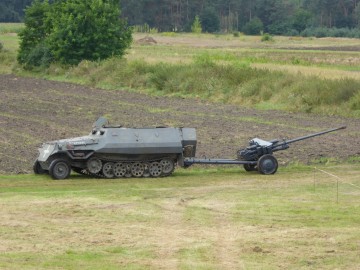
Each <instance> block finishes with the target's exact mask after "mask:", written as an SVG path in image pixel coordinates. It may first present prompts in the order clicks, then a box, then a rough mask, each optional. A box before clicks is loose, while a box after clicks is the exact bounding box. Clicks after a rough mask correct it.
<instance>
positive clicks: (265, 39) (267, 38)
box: [261, 33, 274, 42]
mask: <svg viewBox="0 0 360 270" xmlns="http://www.w3.org/2000/svg"><path fill="white" fill-rule="evenodd" d="M261 41H262V42H270V41H274V38H273V36H272V35H270V34H268V33H265V34H263V35H262V36H261Z"/></svg>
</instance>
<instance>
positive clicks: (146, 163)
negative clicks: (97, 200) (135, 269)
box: [33, 117, 196, 179]
mask: <svg viewBox="0 0 360 270" xmlns="http://www.w3.org/2000/svg"><path fill="white" fill-rule="evenodd" d="M195 151H196V131H195V129H194V128H173V127H157V128H125V127H122V126H109V125H108V121H107V120H106V119H105V118H103V117H101V118H99V119H98V120H97V121H96V122H95V124H94V126H93V129H92V131H91V133H90V134H89V135H87V136H84V137H78V138H71V139H64V140H58V141H52V142H47V143H44V144H43V145H42V146H41V147H40V148H39V152H40V153H39V156H38V158H37V159H36V161H35V163H34V166H33V169H34V172H35V173H36V174H42V173H49V174H50V175H51V176H52V178H54V179H65V178H67V177H69V175H70V173H71V171H72V170H73V171H74V172H77V173H80V174H85V175H89V176H97V177H104V178H120V177H162V176H168V175H170V174H172V172H173V171H174V169H175V166H176V164H179V165H180V166H184V158H188V157H194V156H195Z"/></svg>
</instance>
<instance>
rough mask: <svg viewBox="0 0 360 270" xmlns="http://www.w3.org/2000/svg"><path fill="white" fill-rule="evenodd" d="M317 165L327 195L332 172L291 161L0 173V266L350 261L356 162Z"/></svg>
mask: <svg viewBox="0 0 360 270" xmlns="http://www.w3.org/2000/svg"><path fill="white" fill-rule="evenodd" d="M321 169H323V170H326V171H328V172H330V173H333V174H337V175H339V176H340V177H341V182H340V184H339V193H338V197H339V200H338V203H337V189H336V181H335V180H333V179H331V178H329V177H328V176H327V175H324V174H322V173H320V172H314V170H313V168H312V167H308V166H303V165H301V166H290V167H287V168H281V169H280V170H279V172H278V173H277V174H276V175H273V176H262V175H259V174H256V173H246V172H244V170H243V169H242V168H236V167H232V168H231V167H224V168H218V167H209V168H207V169H203V168H198V167H194V168H193V169H188V170H182V169H180V170H177V171H176V173H175V174H174V175H173V176H171V177H167V178H159V179H117V180H102V179H88V178H85V177H81V176H77V175H72V177H71V179H69V180H65V181H54V180H51V179H50V178H49V177H48V176H34V175H11V176H6V175H3V176H0V193H1V194H0V195H1V196H0V241H1V243H2V244H1V247H0V250H1V253H0V268H2V269H78V268H79V267H81V268H82V269H225V268H228V269H279V268H281V269H319V268H321V269H335V268H338V269H358V268H359V266H360V259H359V257H358V248H359V247H358V239H359V237H360V233H359V230H358V224H359V223H360V208H359V196H360V190H359V189H360V179H359V177H358V175H359V173H360V169H359V166H357V164H354V165H351V164H349V165H335V166H321ZM339 172H341V173H340V174H339ZM350 184H352V185H355V186H357V187H359V189H358V188H356V187H355V186H352V185H350ZM344 258H346V260H345V259H344Z"/></svg>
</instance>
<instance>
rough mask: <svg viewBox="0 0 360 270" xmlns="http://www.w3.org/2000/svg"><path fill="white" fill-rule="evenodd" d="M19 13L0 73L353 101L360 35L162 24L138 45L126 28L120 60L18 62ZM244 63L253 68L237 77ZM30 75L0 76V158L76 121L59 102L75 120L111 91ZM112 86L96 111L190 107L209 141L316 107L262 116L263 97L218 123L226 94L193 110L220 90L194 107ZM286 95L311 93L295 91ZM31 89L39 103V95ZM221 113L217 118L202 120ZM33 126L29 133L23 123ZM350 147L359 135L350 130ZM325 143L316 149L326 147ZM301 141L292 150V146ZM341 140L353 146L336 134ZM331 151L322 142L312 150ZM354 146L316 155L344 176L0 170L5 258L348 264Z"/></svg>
mask: <svg viewBox="0 0 360 270" xmlns="http://www.w3.org/2000/svg"><path fill="white" fill-rule="evenodd" d="M21 27H22V25H10V24H6V25H4V24H0V42H1V43H2V45H3V49H2V51H0V74H16V75H20V76H29V77H42V78H47V79H51V80H59V81H70V82H76V83H79V84H85V85H89V86H92V87H93V86H96V87H102V88H106V89H115V90H118V89H124V88H125V89H128V90H130V91H139V92H146V93H152V94H155V95H160V96H163V95H170V96H171V95H173V96H176V95H179V96H181V97H191V98H194V102H195V101H197V100H198V99H199V98H202V99H205V100H207V101H208V100H210V101H213V102H224V103H232V102H233V104H237V105H238V104H241V105H245V106H248V107H251V108H253V107H256V108H258V109H259V108H260V109H284V110H291V109H297V110H300V111H306V112H314V111H315V112H320V113H329V114H335V115H345V116H351V117H359V116H360V107H359V106H360V92H359V87H358V85H359V83H360V76H359V74H360V73H359V72H360V69H359V66H360V52H359V49H358V48H359V47H360V40H359V39H334V38H324V39H314V38H289V37H275V38H274V42H265V43H264V42H261V37H248V36H240V37H237V38H235V37H233V36H231V35H207V34H202V35H191V34H174V33H159V34H154V35H152V36H153V37H154V39H155V40H156V41H157V44H156V45H153V44H145V45H142V44H140V43H139V42H138V41H139V39H141V38H143V37H145V35H143V34H135V35H134V43H133V46H132V47H131V49H129V51H128V54H127V55H126V59H125V60H119V59H110V60H107V61H103V62H88V61H83V62H82V63H80V64H79V66H76V67H63V66H59V65H52V66H50V68H48V69H45V70H43V69H40V70H32V71H25V70H23V69H22V68H21V67H20V66H19V65H18V64H17V63H16V54H17V50H18V47H19V43H18V42H19V40H18V37H17V34H16V33H18V31H19V30H20V29H21ZM169 74H170V75H172V76H169ZM240 75H242V77H244V79H248V78H250V77H252V78H253V80H252V81H245V83H244V84H239V83H238V84H236V83H237V82H238V81H240V79H242V77H241V76H240ZM200 76H202V77H200ZM227 76H228V77H227ZM224 78H228V80H227V81H224V80H223V79H224ZM30 80H31V79H29V80H28V79H23V78H19V77H15V76H14V78H13V77H12V76H11V78H6V79H5V78H4V79H3V82H7V85H5V84H4V86H5V87H3V91H4V92H3V93H4V95H5V96H6V98H7V99H6V100H9V102H7V101H5V102H4V103H3V108H4V112H3V111H2V112H1V113H2V119H1V121H0V122H2V123H3V129H4V134H3V135H4V138H2V141H1V142H0V144H1V145H2V146H3V148H2V151H0V152H2V153H0V154H1V156H0V162H3V164H2V165H3V166H5V167H6V166H7V168H6V169H9V166H10V165H9V164H10V162H8V161H9V158H10V161H12V162H13V160H16V164H19V162H20V161H21V159H24V157H25V156H26V155H29V153H30V152H29V151H30V149H29V148H34V149H31V151H34V152H35V151H36V149H35V146H34V145H35V143H34V141H31V140H36V142H37V143H38V142H40V140H43V137H46V136H47V137H49V136H52V135H54V136H55V134H56V135H59V136H60V135H61V134H64V132H65V131H66V132H74V130H75V129H79V127H78V126H76V125H78V124H77V123H75V120H74V121H73V122H72V123H70V124H69V123H68V122H71V121H69V119H68V118H67V115H68V114H69V113H71V112H73V114H72V115H73V118H72V119H74V118H78V117H79V116H80V115H81V117H80V118H81V119H82V120H83V121H82V122H85V120H84V119H86V121H87V120H88V119H87V117H89V115H90V116H91V117H89V118H93V116H95V115H98V114H99V113H100V112H101V113H103V111H104V110H105V109H104V108H103V104H106V102H107V101H106V100H105V99H106V97H108V96H107V93H111V92H110V91H104V92H101V93H100V94H98V92H97V93H96V94H95V93H93V94H89V93H88V90H89V91H90V90H91V91H96V89H93V88H89V89H87V90H85V89H80V88H81V87H75V86H74V85H65V84H64V85H58V84H56V85H55V84H53V82H48V81H44V80H32V81H31V82H30ZM15 81H16V82H17V83H18V84H15V83H14V82H15ZM224 83H225V84H224ZM34 85H35V86H36V87H34ZM44 85H45V86H44ZM239 85H240V86H239ZM289 85H290V86H291V87H289ZM155 86H157V87H155ZM224 86H225V87H224ZM307 86H309V87H307ZM324 86H326V87H325V88H324ZM62 87H64V88H62ZM312 87H313V88H312ZM38 89H40V90H38ZM59 89H61V90H59ZM69 89H70V90H69ZM184 89H185V90H184ZM218 89H221V91H218ZM282 89H285V90H284V92H281V90H282ZM307 89H310V90H311V91H310V92H306V91H305V90H307ZM338 89H341V91H337V90H338ZM10 90H11V91H10ZM12 90H14V91H12ZM222 90H224V91H222ZM303 90H304V91H303ZM39 91H43V92H40V93H41V97H40V96H39V95H38V96H36V95H35V94H36V93H39ZM66 91H67V92H66ZM69 91H70V92H71V91H74V93H73V92H71V93H70V94H71V95H70V94H69ZM75 91H77V92H76V93H75ZM177 91H178V92H177ZM291 91H293V92H291ZM296 91H297V92H296ZM105 92H106V93H105ZM289 93H290V95H289ZM131 94H132V93H131ZM276 94H277V95H276ZM99 95H103V96H104V97H99ZM243 95H244V96H243ZM134 96H135V95H134ZM244 97H245V98H244ZM260 97H261V98H260ZM312 97H314V98H315V99H317V100H320V105H319V104H315V105H316V106H319V107H321V106H324V108H321V109H319V110H318V111H316V110H315V109H314V110H313V108H312V107H311V106H312V104H311V102H312V100H311V98H312ZM123 98H124V99H123V100H120V101H119V100H117V99H116V98H114V97H113V98H112V99H111V98H108V99H110V100H111V102H109V103H108V104H109V105H112V106H113V107H112V109H111V110H110V111H109V112H105V113H110V114H112V115H116V116H117V117H120V118H121V117H124V119H123V120H124V121H125V123H131V124H134V122H136V121H137V120H139V119H140V120H141V119H142V120H143V121H145V122H146V121H147V122H148V123H149V122H151V121H157V120H159V119H160V116H162V114H164V116H162V117H165V118H166V119H167V121H170V122H169V123H170V125H173V124H174V123H184V122H186V123H187V124H188V123H189V121H190V120H192V121H193V122H192V123H193V124H194V125H195V124H196V125H199V131H200V132H201V133H202V134H201V135H202V136H203V137H202V138H201V139H199V140H200V141H201V142H202V143H204V142H205V141H206V140H205V138H204V135H205V134H209V132H210V134H209V135H207V136H209V138H208V141H210V142H211V143H213V144H219V143H220V144H219V145H218V147H221V145H222V143H224V142H222V141H221V140H224V139H226V140H233V141H232V142H231V145H234V144H236V143H237V141H236V140H238V139H239V138H238V137H237V136H240V135H241V136H245V133H244V130H251V132H255V131H256V132H257V133H260V134H262V135H264V134H263V133H264V132H265V133H269V132H273V131H274V130H277V132H279V133H280V135H281V131H282V130H283V129H284V128H286V127H287V125H288V127H289V128H288V130H292V129H293V128H294V126H296V127H298V128H299V129H300V130H301V131H305V130H306V128H309V130H311V131H313V130H312V129H311V127H312V126H314V125H315V126H316V127H318V125H316V124H315V123H316V121H315V120H316V119H317V117H319V116H317V115H315V114H313V115H312V114H309V115H305V114H299V115H297V114H291V115H290V116H288V113H286V114H287V118H286V119H285V118H284V114H285V113H283V112H280V113H278V112H274V111H271V115H269V117H270V118H271V117H274V116H277V117H276V118H274V119H271V120H269V119H268V118H265V116H263V114H264V112H261V111H255V110H254V111H253V112H251V113H250V112H248V111H249V110H248V109H246V110H244V111H246V113H250V114H251V116H249V115H245V113H242V114H241V115H240V111H239V112H237V114H236V116H232V117H234V118H229V119H230V120H231V119H232V120H233V121H232V123H228V124H226V125H225V126H224V127H222V126H221V123H222V124H224V122H225V120H224V119H225V118H226V117H227V116H228V114H230V113H234V111H235V109H232V110H230V107H229V108H227V109H226V110H225V109H224V110H223V111H222V112H221V111H219V112H218V111H216V112H215V111H214V112H210V111H205V110H204V111H201V112H198V111H196V110H195V111H194V112H193V111H192V110H193V109H194V108H196V109H197V110H199V108H204V106H205V105H206V106H207V105H209V108H210V107H211V108H213V107H215V105H214V103H210V102H209V103H208V104H207V102H206V104H205V103H204V104H205V105H204V106H203V107H201V104H200V102H199V104H195V103H189V104H187V105H186V104H184V106H183V108H179V107H176V106H175V105H178V104H175V103H171V102H170V101H169V100H170V99H169V100H165V99H164V100H163V101H162V102H163V103H161V102H160V101H159V103H158V102H155V101H152V102H153V103H149V104H151V106H150V105H147V106H149V107H146V106H145V105H144V104H145V103H144V102H143V100H145V99H146V100H148V99H151V100H152V99H153V97H149V96H143V97H141V98H139V97H138V98H139V101H138V102H137V103H135V102H136V98H135V101H134V100H131V97H130V95H129V97H127V98H126V97H125V95H124V96H123ZM296 98H300V99H301V100H302V101H304V100H305V101H306V102H308V103H309V104H305V105H306V106H304V105H303V103H299V104H298V103H297V101H298V100H299V99H296ZM78 99H79V101H77V100H78ZM31 100H33V102H32V103H30V102H31ZM34 100H36V101H34ZM154 100H157V98H154ZM284 100H286V101H288V102H289V104H290V105H291V107H292V108H289V107H288V105H287V104H285V103H283V101H284ZM339 100H343V101H344V103H341V102H340V101H339ZM349 100H350V101H349ZM29 101H30V102H29ZM169 102H170V103H169ZM172 102H175V101H172ZM177 103H179V104H180V103H181V101H180V99H179V101H177ZM327 103H328V104H327ZM34 104H36V105H37V104H39V105H38V106H35V107H36V108H34ZM156 104H157V105H156ZM181 104H183V103H181ZM215 104H216V103H215ZM315 105H314V106H315ZM31 106H32V107H31ZM170 106H172V107H170ZM189 106H190V107H191V108H190V107H189ZM221 106H222V105H220V104H219V106H216V107H219V108H220V109H221V108H222V107H221ZM296 106H299V108H295V107H296ZM301 106H303V107H301ZM119 107H123V108H122V110H121V109H120V108H119ZM109 108H110V107H109V106H107V108H106V110H109ZM144 108H145V111H143V110H144ZM347 109H349V110H350V109H351V111H349V110H347ZM183 110H187V114H183V116H184V117H185V118H189V119H187V121H184V120H182V119H180V118H174V116H178V115H179V114H180V113H179V112H180V111H183ZM208 110H209V109H208ZM295 111H296V110H295ZM119 112H121V113H120V115H119ZM81 113H82V114H81ZM84 113H86V114H85V116H87V117H85V116H84ZM167 114H169V115H167ZM220 114H222V115H223V116H224V117H225V118H221V117H219V115H220ZM280 114H281V115H280ZM200 115H201V118H196V116H200ZM207 116H208V119H205V118H206V117H207ZM147 117H148V118H147ZM299 117H300V118H302V117H303V121H299V120H298V118H299ZM203 118H204V119H203ZM310 118H311V119H310ZM9 119H10V120H9ZM28 119H29V120H28ZM60 119H61V120H63V121H64V123H63V125H59V123H61V122H60V121H59V120H60ZM217 119H219V120H217ZM229 119H228V120H229ZM289 119H290V120H289ZM326 119H328V120H327V121H320V120H318V121H320V122H321V125H325V124H326V125H328V124H329V125H330V124H332V125H335V124H337V123H339V122H340V121H341V119H345V118H340V117H337V116H336V117H333V118H331V117H328V118H326ZM333 119H334V121H332V120H333ZM20 120H22V121H20ZM347 120H348V121H351V124H352V130H353V131H352V133H351V134H350V135H351V136H350V137H344V138H348V139H346V140H341V139H339V140H337V143H338V144H340V142H342V141H346V147H349V144H350V143H349V142H351V141H352V140H357V139H358V137H356V134H358V132H359V130H358V129H356V123H357V122H356V121H357V120H358V119H354V118H347ZM76 121H78V119H76ZM216 121H219V123H217V124H216V125H215V124H213V122H216ZM243 122H244V123H243ZM320 122H319V123H320ZM328 122H329V123H328ZM50 123H51V124H50ZM166 123H168V122H166ZM354 123H355V124H354ZM80 124H84V123H80ZM240 124H241V125H243V127H244V128H242V130H239V132H238V134H236V135H235V136H233V135H232V136H228V137H227V138H221V136H220V135H219V134H220V133H223V134H233V133H226V132H229V130H232V131H233V130H236V128H237V129H239V125H240ZM207 125H209V126H207ZM234 125H236V127H234ZM44 127H45V128H47V129H46V130H47V131H46V132H44V131H43V128H44ZM70 127H72V128H70ZM65 129H66V130H65ZM203 129H204V130H203ZM207 129H208V130H207ZM214 129H217V132H220V133H219V134H218V133H216V132H215V133H214V132H213V131H214ZM31 131H36V132H39V133H32V134H33V135H32V136H33V137H31V136H30V135H29V133H30V132H31ZM9 134H10V135H11V136H9ZM34 134H35V135H34ZM246 134H247V133H246ZM248 135H249V136H252V135H253V134H248ZM266 135H269V134H266ZM246 136H247V135H246ZM210 138H211V140H210ZM234 138H235V140H234ZM339 138H342V137H339ZM30 139H31V140H30ZM46 139H48V138H46ZM244 139H245V138H244ZM30 142H31V143H32V144H30ZM19 145H20V146H19ZM24 145H25V146H26V147H25V148H26V149H25V148H22V147H24ZM199 146H203V145H199ZM357 146H358V143H357V142H355V143H352V144H351V147H352V148H356V147H357ZM329 147H330V146H329V145H325V143H324V144H319V145H317V146H316V147H315V148H316V149H311V150H313V151H314V152H321V151H318V150H319V149H320V150H323V148H324V149H325V148H329ZM334 147H335V146H334ZM336 147H340V146H336ZM200 148H201V147H199V149H200ZM209 148H210V147H209ZM213 148H215V147H213ZM9 149H10V150H9ZM330 149H331V150H329V149H326V151H334V150H333V149H334V148H331V147H330ZM344 149H345V150H344ZM5 150H6V151H10V152H5ZM227 150H228V149H227ZM231 151H233V149H231ZM296 151H297V150H296ZM296 151H295V152H292V154H291V155H294V156H297V155H299V154H300V152H296ZM302 151H304V150H302ZM342 151H343V152H344V151H345V152H348V151H349V150H347V149H346V148H345V147H342ZM5 153H6V154H5ZM8 153H12V154H8ZM354 153H355V152H354ZM356 153H357V152H356ZM221 154H223V153H221ZM301 154H303V153H301ZM336 154H337V155H339V153H338V152H336ZM219 155H220V153H219ZM331 160H332V159H327V157H326V156H324V157H323V160H322V161H331ZM320 161H321V160H320ZM320 161H319V163H321V164H323V163H326V162H320ZM359 161H360V160H359V156H358V154H355V156H354V157H350V158H349V162H348V163H344V164H339V165H332V164H331V163H330V164H328V165H326V166H325V165H319V166H320V169H321V170H324V171H325V172H327V173H330V174H332V175H338V176H339V177H340V179H338V178H336V177H333V176H329V174H326V173H324V172H320V171H319V170H315V169H314V168H313V167H311V166H303V165H296V163H295V165H291V166H289V167H284V166H280V168H279V172H278V173H277V174H276V175H271V176H262V175H259V174H257V173H246V172H245V171H244V170H243V169H242V168H236V167H235V168H234V167H225V168H214V167H205V168H200V167H195V168H191V169H189V170H183V169H178V170H177V171H176V172H175V174H174V175H173V176H171V177H167V178H160V179H117V180H102V179H88V178H86V177H82V176H78V175H72V177H71V179H70V180H65V181H53V180H51V179H50V178H49V177H47V176H34V175H31V174H28V175H24V174H19V175H15V174H14V175H0V269H10V270H12V269H14V270H15V269H181V270H186V269H204V270H205V269H350V270H355V269H359V268H360V258H359V252H360V230H359V224H360V177H359V175H360V167H359ZM6 162H8V163H6ZM4 164H5V165H4Z"/></svg>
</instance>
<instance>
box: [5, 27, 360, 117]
mask: <svg viewBox="0 0 360 270" xmlns="http://www.w3.org/2000/svg"><path fill="white" fill-rule="evenodd" d="M22 27H23V25H18V26H17V25H4V24H0V42H1V43H2V44H3V46H4V49H3V51H2V52H0V60H1V61H0V74H9V73H15V74H18V75H22V76H30V77H31V76H37V77H42V78H46V79H51V80H60V81H68V82H75V83H80V84H85V85H89V86H95V87H100V88H106V89H116V90H118V89H124V88H126V89H130V90H132V91H142V92H146V93H151V94H155V95H160V96H163V95H170V96H171V95H177V96H181V97H191V98H201V99H204V100H210V101H212V102H220V103H231V104H235V105H241V106H249V107H256V108H258V109H266V110H268V109H276V110H286V111H295V112H298V111H301V112H312V113H320V114H326V115H342V116H347V117H357V118H358V117H360V91H359V89H360V68H359V67H360V49H359V48H360V40H359V39H349V38H347V39H346V38H302V37H274V40H273V41H272V42H262V41H261V37H259V36H255V37H254V36H240V37H234V36H232V35H209V34H201V35H194V34H184V33H182V34H176V33H157V34H151V35H152V36H153V38H154V39H155V40H156V42H157V43H156V44H153V43H145V44H144V43H142V42H141V39H143V38H144V37H145V34H138V33H137V34H134V43H133V44H132V46H131V48H130V49H129V50H128V53H127V55H126V57H125V59H126V60H125V61H124V60H122V59H117V58H112V59H110V60H106V61H102V62H89V61H83V62H82V63H80V64H79V65H78V66H75V67H63V66H60V65H58V64H56V65H52V66H50V68H47V69H40V70H36V69H35V70H31V71H25V70H23V69H22V67H21V66H19V65H18V64H17V63H16V52H17V50H18V46H19V45H18V38H17V35H16V33H17V32H19V30H20V29H21V28H22ZM1 29H3V30H1ZM11 31H13V32H15V33H12V32H11ZM209 75H210V76H209Z"/></svg>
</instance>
